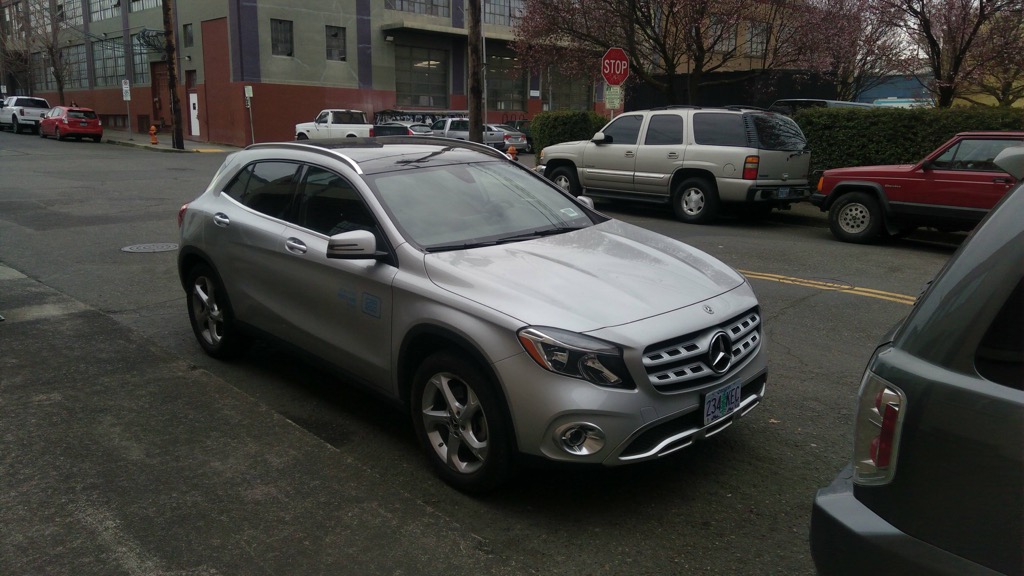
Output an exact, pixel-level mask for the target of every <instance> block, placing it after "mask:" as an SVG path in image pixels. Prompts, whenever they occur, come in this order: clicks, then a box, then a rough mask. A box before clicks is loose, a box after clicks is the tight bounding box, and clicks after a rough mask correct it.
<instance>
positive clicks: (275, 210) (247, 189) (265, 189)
mask: <svg viewBox="0 0 1024 576" xmlns="http://www.w3.org/2000/svg"><path fill="white" fill-rule="evenodd" d="M298 168H299V165H298V164H292V163H290V162H259V163H257V164H253V165H251V166H247V167H246V168H245V170H242V171H241V172H240V173H239V174H238V176H235V178H234V179H233V180H232V181H231V183H229V184H228V185H227V187H226V188H225V189H224V191H225V192H226V193H227V194H228V195H229V196H231V197H232V198H234V199H235V200H238V201H239V202H240V203H242V204H244V205H245V206H247V207H249V208H251V209H253V210H255V211H257V212H261V213H263V214H266V215H267V216H273V217H274V218H286V216H287V212H288V208H289V207H290V206H291V204H292V198H293V195H294V193H295V173H296V172H297V171H298Z"/></svg>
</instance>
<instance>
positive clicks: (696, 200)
mask: <svg viewBox="0 0 1024 576" xmlns="http://www.w3.org/2000/svg"><path fill="white" fill-rule="evenodd" d="M718 204H719V201H718V191H717V190H715V187H714V185H712V184H711V183H710V182H708V181H707V180H705V179H704V178H687V179H686V180H683V181H682V182H681V183H680V184H679V185H678V186H676V189H675V193H674V194H673V195H672V209H673V210H674V211H675V213H676V218H679V219H680V220H682V221H683V222H686V223H687V224H705V223H707V222H710V221H711V220H713V219H714V218H715V216H717V215H718Z"/></svg>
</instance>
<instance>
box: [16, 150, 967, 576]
mask: <svg viewBox="0 0 1024 576" xmlns="http://www.w3.org/2000/svg"><path fill="white" fill-rule="evenodd" d="M223 157H224V155H223V154H222V153H205V154H184V153H182V154H160V153H155V152H153V151H151V150H144V149H138V148H131V147H122V146H112V145H109V144H94V143H91V142H56V141H52V140H45V141H43V140H40V139H38V138H35V137H32V136H28V135H21V136H16V135H14V134H11V133H9V132H4V133H0V315H3V316H5V317H6V318H7V319H6V320H5V321H4V322H0V526H3V527H4V528H3V529H2V531H0V574H12V575H16V574H17V575H20V574H75V575H90V574H96V575H105V576H106V575H115V574H201V575H213V574H263V573H265V574H440V573H445V574H450V575H461V574H467V575H469V574H543V575H559V574H565V575H581V574H593V575H605V574H652V575H653V574H659V575H661V574H694V575H704V574H744V575H745V574H750V575H755V574H757V575H761V574H785V575H800V574H813V565H812V563H811V560H810V557H809V553H808V547H807V534H808V521H809V512H810V505H811V499H812V498H813V495H814V492H815V490H816V489H817V488H819V487H822V486H825V485H826V484H828V482H829V481H830V480H831V479H832V477H833V475H834V474H835V473H836V471H838V470H839V469H840V468H841V467H842V466H843V465H844V463H845V461H846V459H847V458H848V455H849V453H850V450H851V446H852V443H851V438H850V433H851V426H852V415H853V412H854V399H855V396H856V390H857V386H858V384H859V378H860V374H861V371H862V370H863V367H864V365H865V364H866V362H867V360H868V357H869V356H870V354H871V352H872V350H873V349H874V346H875V343H876V342H877V339H878V337H879V336H880V335H882V334H883V333H884V332H885V331H886V330H887V329H888V328H889V327H890V326H892V325H893V323H895V322H896V321H897V320H899V319H900V318H901V317H902V316H904V315H905V314H906V313H907V312H908V311H909V310H910V304H909V303H908V302H909V301H910V300H912V298H913V297H914V296H915V295H917V294H918V293H919V291H920V290H921V288H922V287H923V286H924V284H925V283H926V282H927V281H928V280H930V279H931V278H932V276H933V275H934V274H935V273H936V272H937V271H938V270H939V269H940V268H941V266H942V265H943V264H944V263H945V262H946V260H947V259H948V258H949V256H951V255H952V253H953V251H954V250H955V247H956V244H957V243H958V242H959V241H960V240H962V238H963V237H962V236H939V235H934V234H928V233H921V234H917V235H915V236H913V237H912V238H911V239H908V240H900V241H894V242H891V243H887V244H883V245H880V246H856V245H850V244H844V243H840V242H838V241H835V240H834V239H833V238H832V236H831V234H830V233H829V232H828V229H827V227H825V221H824V220H823V218H822V217H821V215H820V214H818V213H817V212H816V211H815V210H814V209H813V208H811V207H809V206H804V207H799V208H797V209H795V210H793V211H791V212H789V213H780V214H774V215H772V216H770V217H768V218H766V219H765V220H763V221H760V222H745V221H742V220H737V219H730V218H726V219H723V220H722V221H721V222H719V223H717V224H715V225H712V226H687V225H684V224H681V223H678V222H676V221H674V220H673V219H672V218H671V213H670V212H669V211H667V210H661V209H652V208H648V207H636V206H628V205H621V204H601V205H599V208H600V209H602V210H604V211H606V212H608V213H610V214H612V215H614V216H616V217H619V218H622V219H624V220H628V221H630V222H633V223H636V224H639V225H642V226H645V227H648V228H651V229H653V230H656V231H658V232H661V233H664V234H667V235H670V236H673V237H676V238H680V239H683V240H684V241H686V242H689V243H691V244H693V245H695V246H697V247H698V248H701V249H703V250H705V251H707V252H709V253H711V254H713V255H715V256H717V257H718V258H720V259H722V260H724V261H725V262H727V263H729V264H730V265H732V266H734V267H736V268H737V269H739V270H741V271H743V272H744V273H745V274H747V275H748V277H750V278H751V282H752V285H753V286H754V289H755V290H756V291H757V293H758V295H759V298H760V300H761V303H762V307H763V311H764V317H765V319H766V330H767V336H768V346H769V350H770V354H771V356H770V372H769V381H768V395H767V397H766V400H765V402H764V403H763V404H762V405H761V406H760V407H758V408H757V409H755V410H754V411H753V412H752V413H751V414H750V415H749V416H748V417H746V418H744V419H741V420H739V421H738V422H737V423H736V424H735V425H734V426H732V427H731V428H729V429H728V430H727V431H726V432H723V433H722V434H720V435H718V436H716V437H715V438H714V439H713V440H711V441H708V442H705V443H703V444H699V445H696V446H694V447H692V448H690V449H687V450H685V451H683V452H682V453H679V454H678V455H677V456H674V457H670V458H667V459H665V460H663V461H659V462H654V463H648V464H644V465H639V466H633V467H626V468H619V469H611V470H606V469H586V470H578V469H563V468H552V469H548V468H529V469H527V470H526V471H525V472H524V473H523V474H522V476H521V478H519V479H518V481H517V482H515V483H514V484H513V485H511V486H509V487H508V488H507V489H505V490H503V491H501V492H499V493H497V494H494V495H491V496H488V497H486V498H471V497H467V496H465V495H462V494H460V493H458V492H455V491H453V490H451V489H449V488H448V487H447V486H445V485H444V484H442V483H441V482H440V481H438V480H437V479H436V478H435V477H434V476H433V474H432V473H431V471H430V470H429V469H428V467H427V466H426V464H425V462H424V461H423V459H422V457H421V456H420V453H419V451H418V450H417V447H416V445H415V443H414V439H413V435H412V429H411V426H410V423H409V421H408V418H407V416H406V415H404V414H402V413H399V412H397V411H395V410H394V409H393V408H392V407H391V406H390V405H389V404H386V403H384V402H382V401H380V400H379V399H377V398H375V397H373V396H370V395H367V394H365V393H363V392H361V391H359V390H356V389H353V388H350V387H348V386H346V385H345V384H344V383H343V382H339V381H338V380H337V379H336V378H334V377H332V376H330V375H328V374H325V373H323V372H321V371H319V370H317V369H316V368H314V367H312V366H309V365H307V364H303V363H302V362H301V361H299V360H298V359H296V358H294V357H292V356H290V355H288V354H287V353H285V352H284V351H282V350H279V349H277V348H275V347H274V346H271V345H268V344H258V345H257V346H255V347H254V348H253V349H252V351H251V352H250V353H249V354H248V356H247V357H245V358H243V359H241V360H239V361H235V362H232V363H223V362H217V361H214V360H211V359H209V358H207V357H206V356H204V355H203V354H202V352H201V350H200V348H199V346H198V345H197V344H196V343H195V342H194V340H193V336H192V333H191V330H190V328H189V324H188V318H187V314H186V312H185V297H184V293H183V291H182V289H181V287H180V284H179V283H178V279H177V274H176V272H175V268H174V264H175V252H173V251H165V252H134V251H124V250H123V249H124V248H126V247H131V246H138V245H148V246H147V248H160V247H161V246H160V245H163V244H172V243H176V242H177V241H178V237H177V225H176V215H177V211H178V208H179V207H180V206H181V205H182V204H183V203H185V202H188V201H189V200H191V199H192V198H194V197H195V196H197V195H198V194H199V193H200V192H201V191H202V190H203V189H204V188H205V186H206V185H207V183H208V182H209V180H210V178H211V177H212V175H213V173H214V171H215V170H216V169H217V167H218V166H219V164H220V162H221V161H222V160H223ZM531 160H532V158H531V157H529V156H524V161H527V162H529V161H531Z"/></svg>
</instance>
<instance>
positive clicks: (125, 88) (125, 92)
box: [121, 80, 132, 102]
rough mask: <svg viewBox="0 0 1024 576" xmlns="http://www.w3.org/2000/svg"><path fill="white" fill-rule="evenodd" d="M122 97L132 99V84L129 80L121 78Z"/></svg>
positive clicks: (125, 99) (128, 100) (127, 99)
mask: <svg viewBox="0 0 1024 576" xmlns="http://www.w3.org/2000/svg"><path fill="white" fill-rule="evenodd" d="M121 99H122V100H124V101H125V102H130V101H131V99H132V85H131V84H129V83H128V80H121Z"/></svg>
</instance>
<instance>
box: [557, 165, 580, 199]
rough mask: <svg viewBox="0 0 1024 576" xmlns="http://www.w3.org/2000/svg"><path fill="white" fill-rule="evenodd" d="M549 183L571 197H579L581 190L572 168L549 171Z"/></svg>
mask: <svg viewBox="0 0 1024 576" xmlns="http://www.w3.org/2000/svg"><path fill="white" fill-rule="evenodd" d="M551 181H552V182H554V183H555V186H558V187H559V188H561V189H562V190H565V191H566V192H568V193H569V194H572V195H573V196H579V195H580V193H581V191H582V189H581V188H580V180H579V177H578V176H577V175H576V169H575V168H573V167H572V166H559V167H558V168H555V169H554V170H552V171H551Z"/></svg>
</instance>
